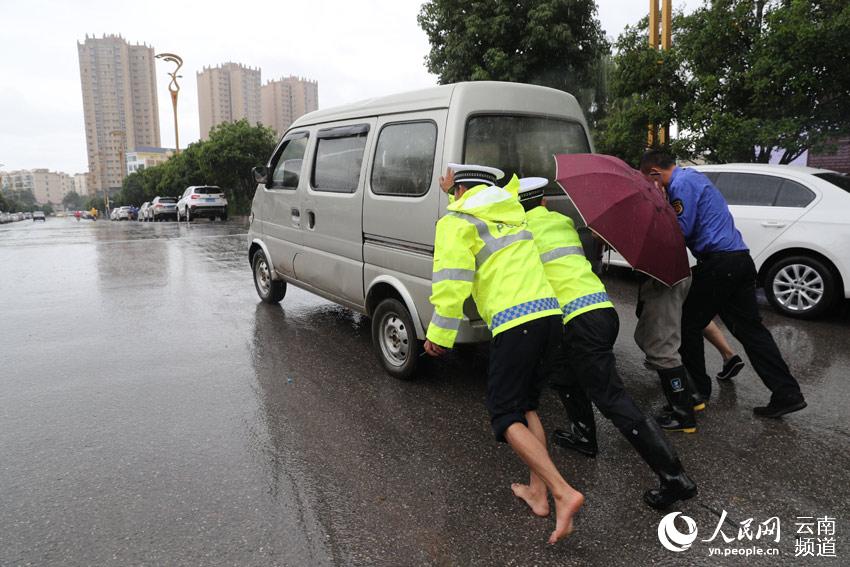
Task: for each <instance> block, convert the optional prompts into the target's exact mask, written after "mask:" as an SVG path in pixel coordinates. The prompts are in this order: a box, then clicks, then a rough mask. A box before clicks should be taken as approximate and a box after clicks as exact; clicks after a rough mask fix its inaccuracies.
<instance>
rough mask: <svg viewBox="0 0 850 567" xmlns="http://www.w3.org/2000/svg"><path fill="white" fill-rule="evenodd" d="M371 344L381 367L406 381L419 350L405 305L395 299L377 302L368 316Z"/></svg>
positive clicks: (411, 320) (414, 368)
mask: <svg viewBox="0 0 850 567" xmlns="http://www.w3.org/2000/svg"><path fill="white" fill-rule="evenodd" d="M372 344H373V345H374V348H375V352H376V354H377V355H378V360H380V361H381V365H383V367H384V370H386V371H387V373H388V374H389V375H390V376H392V377H393V378H398V379H400V380H410V379H411V378H413V373H414V371H415V370H416V363H417V362H418V361H419V355H420V354H421V353H422V345H421V344H420V343H419V340H418V339H417V338H416V328H415V327H414V326H413V318H412V317H411V316H410V312H409V311H408V310H407V307H405V305H404V304H403V303H402V302H401V301H399V300H398V299H395V298H392V297H390V298H387V299H384V300H383V301H381V303H379V304H378V307H377V309H375V312H374V314H373V315H372Z"/></svg>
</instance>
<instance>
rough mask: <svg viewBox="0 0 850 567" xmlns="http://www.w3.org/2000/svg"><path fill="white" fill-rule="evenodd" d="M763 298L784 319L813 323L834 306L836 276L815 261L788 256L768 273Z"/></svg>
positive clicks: (811, 258)
mask: <svg viewBox="0 0 850 567" xmlns="http://www.w3.org/2000/svg"><path fill="white" fill-rule="evenodd" d="M764 294H765V296H767V300H768V301H769V302H770V303H771V305H773V306H774V307H775V308H776V309H777V310H779V311H780V312H781V313H782V314H784V315H787V316H789V317H796V318H798V319H815V318H817V317H820V316H821V315H823V314H824V313H825V312H826V311H827V310H828V309H829V308H830V307H831V306H832V305H833V304H834V303H835V299H836V281H835V276H834V275H833V273H832V271H831V270H830V269H829V267H828V266H826V265H825V264H824V263H823V262H821V261H820V260H818V259H816V258H813V257H811V256H789V257H787V258H782V259H781V260H779V261H778V262H776V263H775V264H774V265H773V266H771V267H770V269H769V270H768V271H767V275H766V277H765V281H764Z"/></svg>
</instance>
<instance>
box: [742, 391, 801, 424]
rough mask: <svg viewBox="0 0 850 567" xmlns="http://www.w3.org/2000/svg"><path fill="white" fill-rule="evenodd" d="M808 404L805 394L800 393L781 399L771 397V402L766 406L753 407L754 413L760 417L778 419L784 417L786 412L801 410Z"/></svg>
mask: <svg viewBox="0 0 850 567" xmlns="http://www.w3.org/2000/svg"><path fill="white" fill-rule="evenodd" d="M807 405H808V404H807V403H806V400H805V398H803V395H802V394H800V395H799V396H793V397H790V398H785V399H782V400H779V401H776V400H773V399H771V400H770V403H769V404H767V405H766V406H759V407H755V408H753V413H754V414H756V415H757V416H759V417H771V418H774V419H776V418H779V417H782V416H783V415H785V414H786V413H793V412H795V411H800V410H801V409H803V408H805V407H806V406H807Z"/></svg>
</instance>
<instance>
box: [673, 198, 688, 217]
mask: <svg viewBox="0 0 850 567" xmlns="http://www.w3.org/2000/svg"><path fill="white" fill-rule="evenodd" d="M670 205H671V206H672V207H673V210H674V211H676V215H681V214H682V212H684V210H685V205H684V203H682V200H681V199H675V200H674V201H673V202H672V203H670Z"/></svg>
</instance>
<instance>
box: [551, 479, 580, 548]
mask: <svg viewBox="0 0 850 567" xmlns="http://www.w3.org/2000/svg"><path fill="white" fill-rule="evenodd" d="M582 504H584V495H583V494H582V493H581V492H579V491H578V490H573V489H570V491H569V492H567V494H566V495H565V496H562V497H560V498H558V497H556V498H555V531H554V532H552V535H550V536H549V543H550V544H553V543H556V542H558V541H559V540H562V539H564V538H565V537H567V536H568V535H570V534H571V533H572V531H573V516H574V515H575V513H576V512H578V509H579V508H581V506H582Z"/></svg>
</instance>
